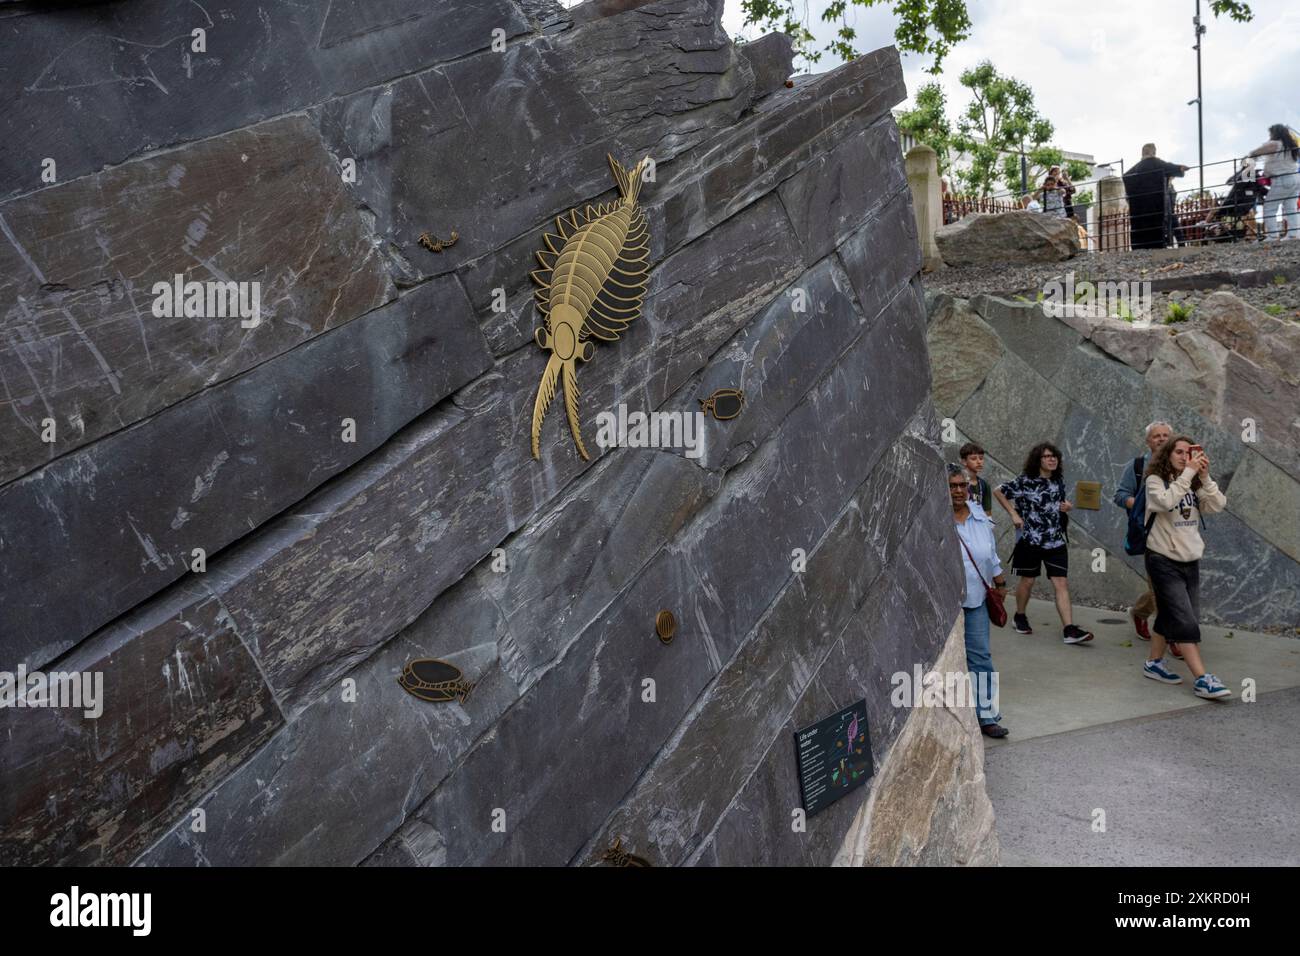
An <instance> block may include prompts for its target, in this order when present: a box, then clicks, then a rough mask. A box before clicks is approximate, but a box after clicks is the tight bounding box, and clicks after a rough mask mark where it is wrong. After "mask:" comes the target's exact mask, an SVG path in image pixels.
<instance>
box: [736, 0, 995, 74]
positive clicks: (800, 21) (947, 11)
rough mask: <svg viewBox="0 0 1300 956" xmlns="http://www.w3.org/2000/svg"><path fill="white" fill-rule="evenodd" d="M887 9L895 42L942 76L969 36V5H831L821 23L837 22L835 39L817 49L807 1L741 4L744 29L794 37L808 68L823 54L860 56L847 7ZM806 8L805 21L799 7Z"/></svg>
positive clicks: (938, 0) (932, 1) (942, 1)
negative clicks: (952, 53) (952, 52)
mask: <svg viewBox="0 0 1300 956" xmlns="http://www.w3.org/2000/svg"><path fill="white" fill-rule="evenodd" d="M886 3H887V4H889V6H890V8H891V9H892V10H893V11H894V14H895V16H896V17H897V18H898V22H897V23H896V25H895V27H894V42H895V43H896V44H897V45H898V49H899V50H900V51H902V52H904V53H917V54H920V55H922V56H932V57H934V62H933V63H932V64H931V65H930V67H929V72H931V73H939V72H941V68H942V65H943V58H944V57H945V56H947V55H948V51H949V50H951V49H952V48H953V46H954V45H955V44H957V43H960V42H961V41H962V40H965V39H966V38H967V37H968V36H970V17H969V15H968V14H967V12H966V0H829V2H827V3H826V6H825V8H824V9H823V10H822V13H821V19H822V20H823V21H825V22H827V23H837V24H838V26H837V27H836V30H835V36H834V39H832V40H831V42H829V43H828V44H826V45H825V46H824V47H822V48H821V49H820V50H814V49H812V47H811V44H812V43H813V42H814V40H815V37H814V36H813V35H812V33H811V32H809V30H808V27H807V25H806V17H807V16H808V12H809V11H808V7H809V0H803V3H802V4H801V3H800V2H799V0H741V4H740V6H741V9H742V10H743V11H744V14H745V26H749V25H750V24H757V25H758V26H759V27H760V28H761V29H763V30H764V32H767V31H771V30H780V31H781V32H782V33H788V34H789V35H790V36H791V37H793V38H794V47H795V53H796V54H797V55H799V56H801V57H803V58H804V60H806V61H807V62H808V63H816V62H818V61H819V60H821V58H822V54H823V53H825V52H831V53H834V54H835V55H836V56H838V57H839V58H840V59H841V60H845V61H847V60H851V59H853V58H854V57H855V56H857V55H858V54H859V53H860V52H861V51H859V50H858V49H857V47H856V46H855V44H854V41H855V40H857V30H855V29H854V28H853V26H852V25H851V24H850V23H849V8H850V7H853V6H858V7H874V6H878V5H881V4H886ZM799 6H802V7H803V17H801V16H800V14H799V11H798V7H799Z"/></svg>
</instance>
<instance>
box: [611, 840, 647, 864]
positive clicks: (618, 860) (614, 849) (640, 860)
mask: <svg viewBox="0 0 1300 956" xmlns="http://www.w3.org/2000/svg"><path fill="white" fill-rule="evenodd" d="M600 859H601V861H602V862H604V863H608V864H609V865H610V866H649V865H650V861H649V860H647V859H645V858H644V857H639V856H636V855H635V854H632V853H629V852H628V851H627V850H625V849H623V838H622V837H619V838H618V839H616V840H615V841H614V843H613V845H611V846H610V847H608V848H607V849H606V850H605V852H604V853H602V854H601V857H600Z"/></svg>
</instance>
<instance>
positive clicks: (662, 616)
mask: <svg viewBox="0 0 1300 956" xmlns="http://www.w3.org/2000/svg"><path fill="white" fill-rule="evenodd" d="M655 633H656V634H658V635H659V640H661V641H663V642H664V643H665V644H671V643H672V642H673V635H674V634H676V633H677V618H675V617H673V612H672V611H660V612H659V613H658V614H657V615H655Z"/></svg>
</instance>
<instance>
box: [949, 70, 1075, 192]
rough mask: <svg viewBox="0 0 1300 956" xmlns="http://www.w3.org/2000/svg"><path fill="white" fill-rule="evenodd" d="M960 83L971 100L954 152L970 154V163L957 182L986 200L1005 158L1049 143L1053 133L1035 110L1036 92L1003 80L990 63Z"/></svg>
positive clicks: (966, 74) (968, 73)
mask: <svg viewBox="0 0 1300 956" xmlns="http://www.w3.org/2000/svg"><path fill="white" fill-rule="evenodd" d="M961 85H962V86H964V87H966V89H968V90H970V93H971V100H970V102H969V103H968V104H966V108H965V109H964V110H963V111H962V112H961V115H960V116H958V118H957V135H956V136H954V137H953V140H952V148H953V149H954V150H955V151H957V152H960V153H965V154H966V156H967V159H968V160H969V161H970V165H969V167H967V168H966V169H961V170H958V171H957V175H956V178H957V180H958V182H960V183H961V186H962V188H963V190H965V191H966V192H968V193H974V194H975V195H978V196H987V195H989V194H990V193H991V192H993V187H994V184H995V183H997V181H998V180H999V179H1000V178H1002V176H1003V174H1004V172H1005V169H1004V166H1003V154H1004V153H1007V152H1013V151H1014V152H1016V153H1017V154H1018V153H1019V151H1020V150H1021V149H1023V148H1025V146H1026V145H1028V144H1032V146H1042V145H1045V144H1046V142H1047V140H1048V139H1050V138H1051V136H1052V133H1053V132H1054V129H1053V127H1052V124H1051V122H1050V121H1048V120H1046V119H1044V118H1043V117H1041V116H1039V115H1038V111H1037V110H1036V109H1035V108H1034V93H1033V90H1031V89H1030V88H1029V86H1028V85H1027V84H1025V83H1021V82H1020V81H1019V80H1017V79H1015V78H1014V77H1010V76H1003V75H1002V74H1000V73H999V72H998V71H997V68H996V67H994V66H993V64H992V63H991V62H989V61H988V60H983V61H981V62H980V63H979V64H978V65H977V66H974V67H972V68H971V69H969V70H965V71H963V72H962V74H961ZM1007 158H1010V159H1014V158H1015V157H1007ZM1016 179H1017V180H1018V179H1019V173H1018V172H1017V175H1016Z"/></svg>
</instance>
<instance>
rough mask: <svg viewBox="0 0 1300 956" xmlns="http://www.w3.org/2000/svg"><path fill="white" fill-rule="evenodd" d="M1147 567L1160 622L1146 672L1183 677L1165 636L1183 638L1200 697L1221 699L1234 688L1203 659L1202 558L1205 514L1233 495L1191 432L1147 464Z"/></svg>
mask: <svg viewBox="0 0 1300 956" xmlns="http://www.w3.org/2000/svg"><path fill="white" fill-rule="evenodd" d="M1145 482H1146V492H1147V525H1148V530H1147V542H1146V547H1147V550H1146V569H1147V577H1148V578H1150V580H1151V590H1152V591H1154V592H1155V596H1156V625H1157V627H1158V628H1159V632H1158V633H1157V632H1156V631H1154V630H1153V632H1152V634H1151V656H1150V659H1149V660H1148V661H1147V662H1146V663H1145V664H1143V665H1142V670H1143V673H1144V674H1145V675H1146V676H1147V677H1150V678H1151V679H1152V680H1158V681H1160V682H1161V683H1162V684H1181V683H1182V682H1183V679H1182V678H1181V677H1179V676H1178V675H1177V674H1175V673H1173V672H1172V671H1170V670H1169V668H1167V667H1166V666H1165V662H1164V652H1165V641H1166V640H1168V641H1171V642H1173V643H1176V644H1178V649H1179V650H1180V651H1182V653H1183V661H1184V662H1185V663H1186V664H1187V666H1188V667H1189V668H1190V669H1191V671H1192V675H1193V676H1194V677H1195V678H1196V682H1195V683H1194V684H1193V685H1192V690H1193V692H1194V693H1195V694H1196V696H1197V697H1205V698H1208V699H1210V700H1217V699H1219V698H1221V697H1231V696H1232V691H1230V690H1228V688H1227V687H1225V686H1224V684H1223V682H1222V681H1221V680H1219V679H1218V678H1217V677H1215V676H1214V675H1213V674H1207V673H1206V671H1205V665H1204V664H1203V662H1202V661H1201V625H1200V613H1201V602H1200V597H1201V595H1200V561H1201V555H1202V554H1204V553H1205V542H1204V541H1202V540H1201V530H1200V525H1201V515H1202V514H1212V513H1214V512H1216V511H1222V510H1223V509H1224V508H1226V507H1227V506H1228V499H1227V497H1225V496H1224V494H1223V492H1222V491H1220V490H1219V486H1218V485H1216V484H1215V483H1214V479H1213V478H1211V477H1210V459H1209V458H1208V457H1206V454H1205V450H1204V449H1202V448H1201V446H1200V445H1198V444H1196V443H1195V442H1193V441H1192V439H1190V438H1188V437H1187V436H1186V435H1179V436H1178V437H1177V438H1173V439H1170V440H1169V441H1167V442H1165V443H1164V444H1163V445H1161V446H1160V448H1159V449H1157V450H1156V452H1155V453H1154V454H1153V455H1152V456H1151V461H1150V463H1149V464H1148V465H1147V470H1146V475H1145Z"/></svg>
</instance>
